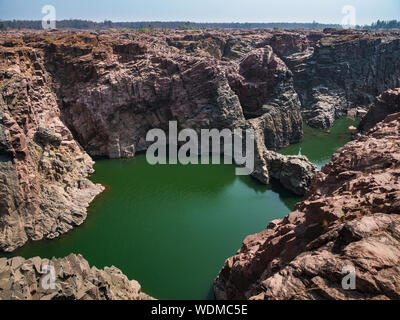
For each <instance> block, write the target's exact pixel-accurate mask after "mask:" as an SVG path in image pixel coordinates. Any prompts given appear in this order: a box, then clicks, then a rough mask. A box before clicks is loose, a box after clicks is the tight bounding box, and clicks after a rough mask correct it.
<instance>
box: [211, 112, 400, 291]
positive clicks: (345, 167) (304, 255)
mask: <svg viewBox="0 0 400 320" xmlns="http://www.w3.org/2000/svg"><path fill="white" fill-rule="evenodd" d="M399 138H400V113H396V114H392V115H389V116H388V117H387V118H386V119H385V120H384V121H383V122H380V123H379V124H377V126H375V127H374V128H373V129H371V130H370V131H369V133H368V135H360V134H359V135H358V136H357V137H356V139H355V140H354V141H352V142H350V143H348V144H347V145H345V146H344V147H343V148H341V149H339V150H338V151H337V152H336V153H335V154H334V156H333V158H332V160H331V162H330V163H329V164H327V165H326V166H325V167H323V169H322V172H320V173H318V174H317V175H316V176H315V177H314V180H313V182H312V183H311V186H310V189H309V191H308V192H307V194H306V196H305V199H304V200H303V201H302V202H301V203H299V204H297V205H296V207H295V211H294V212H292V213H290V214H289V215H288V216H286V217H285V218H284V219H283V220H274V221H272V222H271V223H270V224H269V226H268V227H267V229H265V230H264V231H262V232H260V233H258V234H255V235H251V236H248V237H247V238H246V239H245V240H244V243H243V246H242V248H241V249H240V250H239V251H238V253H237V255H235V256H233V257H231V258H229V259H228V260H227V261H226V262H225V265H224V267H223V268H222V269H221V271H220V273H219V276H218V278H217V279H216V280H215V284H214V291H215V295H216V297H217V298H218V299H399V298H400V269H399V262H400V250H399V247H400V242H399V241H400V236H399V235H400V233H399V230H400V143H399ZM346 270H347V271H346ZM351 270H353V271H355V275H356V278H355V284H356V287H355V288H353V289H352V290H347V289H346V288H344V287H342V281H343V279H344V277H345V276H347V275H348V272H349V271H351Z"/></svg>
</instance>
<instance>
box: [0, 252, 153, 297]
mask: <svg viewBox="0 0 400 320" xmlns="http://www.w3.org/2000/svg"><path fill="white" fill-rule="evenodd" d="M0 300H152V298H151V297H150V296H148V295H146V294H144V293H143V292H142V291H141V287H140V285H139V283H138V282H137V281H135V280H128V278H127V277H126V276H125V275H124V274H123V273H122V272H121V270H119V269H117V268H116V267H105V268H104V269H103V270H99V269H97V268H96V267H90V266H89V263H88V262H87V261H86V260H85V259H84V258H83V257H82V256H81V255H74V254H71V255H69V256H68V257H65V258H60V259H56V258H53V259H51V260H48V259H41V258H39V257H35V258H31V259H28V260H25V259H24V258H21V257H15V258H12V259H6V258H0Z"/></svg>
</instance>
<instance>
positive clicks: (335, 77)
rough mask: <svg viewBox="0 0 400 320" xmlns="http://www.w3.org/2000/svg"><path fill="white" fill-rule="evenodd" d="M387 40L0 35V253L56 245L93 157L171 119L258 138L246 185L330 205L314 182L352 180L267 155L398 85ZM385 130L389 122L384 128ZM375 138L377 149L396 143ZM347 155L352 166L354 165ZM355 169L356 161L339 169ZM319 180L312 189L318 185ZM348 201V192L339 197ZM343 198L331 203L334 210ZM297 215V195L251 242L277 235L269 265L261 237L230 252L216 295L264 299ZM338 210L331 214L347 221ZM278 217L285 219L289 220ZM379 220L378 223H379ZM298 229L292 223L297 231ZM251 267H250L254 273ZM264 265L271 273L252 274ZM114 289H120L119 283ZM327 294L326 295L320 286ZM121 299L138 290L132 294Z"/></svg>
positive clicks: (378, 36) (133, 149)
mask: <svg viewBox="0 0 400 320" xmlns="http://www.w3.org/2000/svg"><path fill="white" fill-rule="evenodd" d="M399 39H400V34H399V33H396V32H363V31H359V32H356V31H338V30H324V31H318V30H316V31H303V30H300V31H280V30H278V31H276V30H236V31H233V30H227V31H219V30H209V31H159V30H148V31H147V32H139V31H135V32H104V31H103V32H97V33H96V32H86V31H85V32H81V31H54V32H18V33H16V32H5V33H2V34H1V35H0V66H1V70H0V126H1V130H0V157H1V160H2V161H1V162H0V166H1V170H0V174H1V175H0V178H1V180H0V181H1V183H0V195H1V197H0V249H1V250H2V251H8V252H10V251H13V250H15V249H16V248H18V247H20V246H22V245H24V244H25V243H26V242H27V241H28V240H39V239H42V238H49V239H52V238H56V237H58V236H60V235H61V234H63V233H66V232H68V231H69V230H71V229H72V228H73V227H75V226H78V225H80V224H81V223H82V222H83V221H84V220H85V218H86V208H87V207H88V205H89V203H90V202H91V201H92V200H93V199H94V197H95V196H96V195H98V194H99V193H101V192H102V191H103V189H104V188H103V187H102V186H101V185H95V184H93V183H92V182H91V181H90V180H89V179H88V176H89V174H90V173H92V171H93V163H94V162H93V160H92V158H91V157H102V156H105V157H109V158H129V157H134V155H135V153H137V152H142V151H145V150H146V149H147V147H148V146H149V145H148V142H146V140H145V136H146V133H147V131H148V130H150V129H152V128H161V129H167V126H168V121H171V120H176V121H177V122H178V126H179V128H180V129H183V128H192V129H195V130H196V131H199V130H200V129H202V128H217V129H223V128H231V129H233V128H244V129H246V128H252V129H254V131H255V143H256V154H255V156H256V159H255V160H256V163H255V164H256V166H255V171H254V173H253V176H254V177H255V178H256V179H257V180H259V181H260V182H262V183H265V184H268V183H269V182H270V179H276V180H278V181H280V183H281V184H282V185H283V186H284V187H286V188H287V189H289V190H291V191H293V192H294V193H296V194H300V195H303V194H305V193H306V199H309V198H310V199H313V197H317V196H315V194H317V193H318V192H319V193H321V191H320V190H319V188H320V189H324V188H325V189H326V190H324V192H325V193H326V194H327V195H328V194H329V195H330V194H332V193H333V194H334V196H333V197H338V198H340V196H339V195H336V194H335V193H334V192H333V191H334V190H336V189H329V186H330V185H329V184H328V183H326V182H325V180H324V178H322V177H325V176H324V175H328V178H329V177H330V178H329V179H328V178H326V177H325V178H326V179H328V180H329V181H331V180H332V181H333V182H332V184H335V185H336V182H335V179H338V181H341V180H340V179H350V175H349V176H348V177H347V176H346V174H347V173H346V174H344V175H343V177H342V176H340V179H339V175H340V174H339V173H334V171H335V170H337V169H331V170H332V175H331V176H329V174H328V173H329V172H328V171H329V167H330V166H333V167H332V168H336V166H342V165H343V163H344V162H343V163H337V164H335V163H334V164H330V165H328V166H327V167H326V168H324V169H323V173H317V172H318V170H317V167H316V166H315V165H314V164H312V163H310V162H309V161H308V160H307V158H306V157H304V156H297V155H293V156H283V155H280V154H279V153H277V152H276V150H278V149H280V148H282V147H285V146H287V145H289V144H293V143H297V142H300V141H301V140H302V139H303V128H302V124H303V120H304V121H306V122H307V123H308V124H310V125H312V126H315V127H322V128H326V127H329V126H330V125H332V123H333V121H334V120H335V119H336V118H338V117H339V116H341V115H343V114H344V113H345V112H346V111H347V110H349V109H351V108H354V107H357V106H368V105H369V104H370V103H372V102H373V99H374V97H375V96H378V95H379V94H381V93H383V92H384V91H385V90H387V89H391V88H395V87H399V86H400V68H399V66H398V63H399V62H398V61H400V60H399V52H400V42H399ZM360 56H361V57H362V59H361V60H360V59H358V58H359V57H360ZM385 97H386V96H384V97H383V98H381V100H382V99H383V100H384V99H386V98H385ZM378 99H379V98H378ZM389 99H390V98H389ZM384 101H386V100H384ZM390 101H395V100H390ZM383 103H385V102H383ZM393 103H394V104H395V103H396V102H393ZM375 105H377V104H376V103H375ZM374 108H377V109H379V111H378V112H380V113H381V112H382V111H381V108H379V107H371V108H370V111H369V113H368V114H367V116H368V117H369V118H371V119H372V120H369V121H368V123H371V122H373V121H374V119H375V118H377V117H376V116H375V114H373V109H374ZM389 113H393V112H392V111H388V112H387V114H389ZM371 114H372V115H371ZM385 115H386V114H385ZM381 118H382V117H381ZM377 120H383V118H382V119H377ZM394 120H395V119H394ZM385 123H386V122H385ZM393 123H395V122H393V121H392V122H390V126H392V127H396V124H393ZM375 124H376V123H374V124H372V126H373V125H375ZM369 126H371V125H370V124H369ZM387 126H389V124H384V125H382V127H380V129H379V130H380V131H379V130H377V131H379V132H383V133H381V134H380V135H381V136H384V135H386V134H389V131H390V130H387V129H385V128H386V127H387ZM369 128H370V127H369ZM369 128H368V129H369ZM166 131H167V130H166ZM377 135H378V134H377ZM357 139H369V138H361V137H359V138H357ZM374 139H378V138H374ZM382 139H384V141H385V142H386V141H387V139H389V140H390V139H396V137H393V136H390V138H386V137H384V138H382ZM356 141H357V140H356ZM390 141H391V140H390ZM355 143H356V142H355ZM380 147H381V145H379V148H380ZM383 147H387V148H389V146H386V145H385V144H382V148H383ZM394 147H395V146H394ZM394 147H393V148H394ZM349 148H351V147H349ZM390 148H392V147H390ZM390 148H389V149H388V151H387V152H386V153H385V154H386V155H387V157H386V158H385V157H383V158H378V159H375V160H374V161H375V162H374V164H370V166H371V172H375V170H376V174H377V175H381V174H384V173H385V174H386V172H384V173H382V172H381V171H379V170H384V169H382V168H386V167H385V166H386V164H387V162H385V161H389V160H390V159H392V158H390V157H392V156H393V157H395V152H393V149H390ZM372 149H373V148H372V147H371V150H372ZM350 150H352V149H350ZM382 150H386V149H382ZM382 152H383V151H382ZM360 157H361V156H360ZM363 159H364V158H363ZM388 159H389V160H388ZM367 160H368V159H364V160H363V161H367ZM392 160H393V159H392ZM334 161H335V158H334V160H333V162H334ZM337 161H345V158H343V159H339V160H337ZM348 161H349V162H351V163H352V164H353V160H351V159H350V160H348ZM360 161H361V160H360ZM371 161H372V160H371ZM390 161H391V160H390ZM393 161H394V160H393ZM375 163H378V164H379V165H377V166H375ZM361 165H363V166H364V165H365V166H368V163H367V164H364V162H362V164H360V165H359V166H361ZM380 166H383V167H382V168H381V167H380ZM357 168H358V167H356V165H355V167H354V168H352V169H351V168H349V169H348V171H351V172H353V171H357ZM358 170H361V169H359V168H358ZM314 176H315V177H314ZM346 177H347V178H346ZM351 177H353V176H351ZM318 179H319V180H320V187H316V186H317V185H318V184H317V182H316V181H318ZM312 180H313V182H312V183H311V181H312ZM328 180H326V181H328ZM346 181H347V180H346ZM349 181H350V180H349ZM379 181H380V180H379ZM379 181H378V182H379ZM310 183H311V187H310ZM337 183H339V182H337ZM360 183H361V182H360ZM325 185H326V186H325ZM378 186H379V183H378V185H375V187H376V188H378ZM332 188H333V187H332ZM316 190H317V191H316ZM342 191H343V190H340V192H342ZM392 191H393V192H395V190H392ZM338 192H339V191H338ZM343 192H344V191H343ZM345 192H349V190H345ZM383 192H384V191H381V193H383ZM323 194H324V193H322V196H323ZM319 196H321V195H319ZM351 197H352V196H351V195H350V194H348V195H347V198H346V199H348V198H350V199H351ZM342 200H343V199H339V200H332V201H333V202H332V203H333V204H332V206H336V202H334V201H338V202H337V203H339V202H340V201H342ZM348 200H349V199H348ZM362 200H364V199H362ZM343 201H345V200H343ZM349 201H350V200H349ZM354 201H355V202H357V201H356V200H354ZM360 201H361V200H360ZM382 201H383V202H384V200H382ZM320 204H321V202H320ZM302 205H303V209H300V208H301V206H302ZM308 207H310V208H311V207H313V204H308V202H307V200H305V201H304V202H302V204H299V205H298V207H297V208H298V209H297V210H298V212H302V213H298V214H291V215H290V216H289V217H293V219H295V220H296V221H295V222H293V221H292V222H290V223H286V224H285V226H282V227H280V225H281V224H282V223H278V222H272V223H271V225H273V227H271V228H270V229H271V230H274V231H273V233H272V231H268V232H267V233H268V236H266V235H262V236H261V237H262V238H263V237H266V238H268V239H269V240H270V239H275V238H276V237H275V236H276V235H277V234H279V235H280V236H282V238H283V239H284V240H271V241H272V242H278V243H279V245H278V247H277V249H276V251H275V252H276V255H277V256H274V258H273V259H271V261H273V262H271V263H272V265H271V266H267V265H268V263H269V260H268V259H270V257H269V256H268V258H267V260H263V259H260V256H262V255H263V254H264V253H262V254H261V253H260V254H259V253H258V250H259V248H258V247H263V246H264V245H265V246H268V244H267V242H268V241H266V243H265V244H263V245H261V244H260V240H259V239H256V240H254V241H252V240H248V239H249V238H248V239H247V240H246V241H245V244H244V246H245V247H246V248H245V249H243V248H242V249H241V250H243V252H245V253H243V257H242V255H241V253H239V256H240V258H239V261H240V262H239V263H236V264H235V263H233V261H235V262H236V260H237V259H238V258H237V257H235V258H232V259H231V260H228V262H227V263H226V265H225V266H224V268H223V269H222V271H221V274H220V276H219V277H218V279H217V281H216V286H215V288H216V289H215V292H216V296H217V298H226V299H234V298H250V297H255V296H257V297H261V298H268V297H269V296H268V294H267V293H265V292H269V291H268V290H267V289H266V290H260V289H259V288H260V287H262V285H261V282H262V283H264V282H263V281H264V280H265V279H267V278H269V277H270V276H271V275H272V272H274V274H275V272H276V271H277V270H278V269H279V268H282V269H283V266H285V265H286V264H287V263H289V262H290V261H291V259H294V258H295V257H296V255H297V254H299V253H300V249H299V248H301V249H304V244H305V242H304V241H305V240H303V239H302V238H300V240H298V243H296V241H297V240H296V241H294V240H293V242H291V240H290V239H292V238H293V237H294V236H293V235H292V234H293V233H295V231H293V230H292V229H291V228H293V229H294V228H295V227H294V226H297V225H300V224H301V223H302V215H304V216H305V215H306V212H307V210H308V209H307V208H308ZM314 207H318V205H315V206H314ZM314 207H313V208H314ZM322 207H323V206H322V204H321V206H320V207H318V208H319V209H321V208H322ZM301 210H303V211H301ZM310 210H311V209H310ZM312 210H314V209H312ZM349 210H350V209H349ZM354 210H355V209H354ZM328 211H329V210H325V211H324V210H320V211H318V213H316V215H317V217H315V218H314V219H316V220H315V221H313V223H311V222H310V221H311V220H312V219H311V218H310V219H311V220H307V219H306V218H304V219H303V220H307V223H309V222H310V223H311V225H312V228H311V229H312V230H314V231H309V232H310V233H312V234H313V236H315V233H317V234H318V232H322V231H320V230H319V229H318V228H320V225H319V223H321V221H325V220H326V219H327V220H329V221H328V222H329V223H331V221H330V219H331V218H332V220H333V221H336V220H335V219H333V217H331V214H332V215H333V216H334V217H336V213H334V214H333V213H331V212H328ZM350 211H351V210H350ZM324 214H327V216H329V218H327V217H325V216H324ZM337 215H338V219H339V218H340V219H341V217H342V216H344V215H345V214H344V213H342V214H341V215H340V214H339V213H337ZM300 216H301V217H300ZM289 217H288V218H287V219H286V220H288V219H292V218H289ZM391 217H392V216H391ZM393 217H395V215H393ZM382 219H383V220H384V221H385V223H386V220H385V219H387V218H382ZM329 223H328V226H329ZM388 223H389V222H388ZM390 223H392V220H390ZM393 223H394V222H393ZM324 226H325V224H324ZM379 226H380V225H379ZM385 226H386V225H385ZM302 228H303V229H304V230H303V229H302ZM307 228H308V224H304V227H303V226H300V227H299V229H296V230H303V231H306V230H308V229H307ZM313 228H314V229H313ZM327 228H328V227H327ZM338 228H339V227H337V228H336V229H335V230H336V231H335V232H336V233H335V232H333V231H332V232H331V233H330V237H331V238H334V237H335V236H337V235H338V234H339V233H338V231H337V230H338ZM332 229H334V228H333V227H332ZM267 230H269V229H267ZM324 230H325V229H324ZM286 234H288V235H286ZM313 236H310V237H311V238H312V237H313ZM392 236H393V237H394V238H395V236H394V235H392ZM326 237H328V236H326ZM250 238H251V237H250ZM278 238H279V237H278ZM306 238H307V239H309V238H308V236H307V237H306ZM328 238H329V237H328ZM263 239H264V238H263ZM314 239H315V238H314ZM314 239H312V240H314ZM324 239H325V238H324ZM286 240H287V241H288V242H289V243H290V245H289V247H288V249H287V250H288V251H290V252H289V253H288V254H287V256H286V254H285V253H284V252H283V253H282V252H281V251H282V250H283V249H282V248H284V247H285V244H280V243H281V242H282V243H284V241H286ZM248 242H250V244H246V243H248ZM255 243H256V244H255ZM292 243H293V244H292ZM307 245H308V242H307ZM292 246H293V247H292ZM321 246H322V245H321ZM281 249H282V250H281ZM268 250H270V249H267V251H268ZM271 250H272V249H271ZM274 250H275V249H274ZM247 251H249V252H250V253H247ZM239 252H240V251H239ZM258 254H259V255H258ZM278 254H279V255H280V254H282V257H283V258H282V261H278V260H279V257H278ZM66 259H67V258H66ZM74 259H75V258H74ZM277 259H278V260H277ZM324 259H325V257H322V258H321V261H325V260H324ZM253 261H258V262H257V263H258V264H257V263H255V264H254V266H253ZM10 263H11V262H5V265H7V266H8V265H9V264H10ZM82 263H83V262H82ZM312 263H314V261H313V262H312ZM253 268H255V269H253ZM263 268H265V269H263ZM85 269H87V268H85ZM255 270H256V271H255ZM266 270H269V271H268V272H271V273H265V274H264V272H267V271H266ZM236 272H237V273H236ZM285 272H286V271H285ZM287 272H289V271H287ZM327 272H328V271H327ZM329 272H330V271H329ZM85 274H87V272H85ZM390 276H391V275H390ZM290 279H292V278H290ZM321 279H324V277H323V276H321ZM236 280H237V281H238V282H235V281H236ZM295 280H296V279H294V280H293V281H295ZM375 280H376V279H375ZM375 280H374V281H375ZM296 281H297V280H296ZM321 281H322V280H321ZM122 282H123V283H124V286H127V285H126V281H125V280H123V281H122ZM118 283H120V281H118ZM325 283H326V281H325ZM287 284H288V285H289V282H288V283H287ZM263 285H264V284H263ZM307 285H308V283H306V284H305V286H307ZM89 286H90V285H89ZM326 286H327V288H331V286H330V283H328V284H327V285H326ZM377 286H378V285H376V286H375V287H376V288H377ZM277 287H279V286H277ZM262 288H264V287H262ZM283 288H284V287H282V286H281V289H283ZM124 290H125V289H124ZM127 290H128V291H129V290H130V291H132V290H133V289H127ZM271 290H272V289H271ZM368 290H369V289H368ZM371 290H372V289H371ZM377 290H378V289H377ZM78 291H79V289H78ZM133 291H134V292H135V295H137V296H140V294H139V293H138V292H139V291H140V290H136V289H135V290H133ZM378 291H379V290H378ZM262 294H264V295H262ZM280 295H282V294H281V293H275V291H274V293H273V294H271V296H274V297H276V298H279V297H280ZM74 296H75V297H77V296H76V295H74ZM78 296H79V297H81V295H79V294H78ZM385 296H386V297H390V298H391V297H394V296H393V295H390V294H386V295H385ZM91 297H92V298H95V299H97V298H99V297H100V296H98V295H94V296H91ZM109 297H111V298H112V297H113V296H112V295H110V296H109ZM115 297H118V296H115ZM124 297H128V298H131V297H133V295H128V294H127V295H124ZM285 297H287V298H290V297H292V298H293V297H297V298H311V296H309V295H298V296H295V295H294V294H293V295H290V294H288V295H287V296H285ZM316 297H317V296H316ZM333 297H337V298H341V297H343V296H340V295H336V296H333Z"/></svg>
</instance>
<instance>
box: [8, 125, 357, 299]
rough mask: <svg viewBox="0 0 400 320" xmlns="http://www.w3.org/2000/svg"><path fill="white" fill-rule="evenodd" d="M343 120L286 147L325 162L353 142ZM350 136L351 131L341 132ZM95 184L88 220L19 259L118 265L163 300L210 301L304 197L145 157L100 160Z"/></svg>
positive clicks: (224, 170) (230, 172)
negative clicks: (246, 250) (231, 267)
mask: <svg viewBox="0 0 400 320" xmlns="http://www.w3.org/2000/svg"><path fill="white" fill-rule="evenodd" d="M349 123H350V122H349V121H348V120H347V119H344V120H339V122H337V123H336V124H335V126H334V127H333V128H332V129H331V133H330V134H325V133H323V132H320V131H318V130H312V129H310V128H306V135H305V141H304V142H303V143H301V144H299V145H296V146H290V147H289V148H287V149H285V150H283V151H282V152H284V153H294V154H298V152H299V149H300V147H301V148H302V152H303V154H306V155H307V156H309V158H310V159H311V160H312V161H314V162H316V163H318V164H320V165H321V164H323V163H325V162H326V161H327V160H328V159H329V157H330V156H331V155H332V153H333V152H334V151H336V149H337V148H338V147H340V146H341V145H343V144H344V143H345V142H347V141H348V140H349V139H350V135H349V134H348V133H347V131H346V130H345V129H346V128H347V127H348V126H349V125H350V124H349ZM343 132H346V133H343ZM95 169H96V173H95V174H94V175H93V176H92V180H93V181H94V182H96V183H101V184H103V185H106V186H108V188H107V191H106V192H104V193H103V194H102V195H101V196H99V197H97V198H96V200H95V201H94V202H93V203H92V205H91V206H90V208H89V211H88V218H87V220H86V221H85V222H84V223H83V224H82V225H81V226H80V227H78V228H75V229H74V230H73V231H71V232H69V233H68V234H66V235H63V236H62V237H61V238H59V239H57V240H52V241H48V240H44V241H40V242H30V243H28V244H27V245H26V246H24V247H23V248H21V249H19V250H17V251H16V252H14V253H13V256H23V257H25V258H30V257H33V256H40V257H43V258H45V257H46V258H51V257H53V256H55V257H64V256H66V255H68V254H70V253H80V254H82V255H83V256H84V257H85V258H86V259H87V260H88V261H89V263H90V264H91V265H95V266H97V267H98V268H103V267H104V266H110V265H115V266H116V267H118V268H120V269H121V270H122V271H123V272H124V273H125V274H126V275H127V276H128V277H129V278H130V279H136V280H138V281H139V282H140V283H141V285H142V288H143V291H144V292H146V293H148V294H150V295H152V296H154V297H156V298H158V299H212V298H213V292H212V284H213V279H214V278H215V277H216V276H217V274H218V272H219V270H220V268H221V267H222V265H223V263H224V261H225V259H226V258H228V257H230V256H232V255H233V254H235V252H236V250H237V249H238V248H240V246H241V244H242V241H243V239H244V238H245V237H246V236H247V235H249V234H252V233H256V232H259V231H261V230H263V229H264V228H265V226H266V225H267V224H268V222H269V221H271V220H273V219H277V218H282V217H284V216H285V215H287V214H288V213H289V212H290V211H291V210H292V209H293V206H294V204H295V203H296V202H298V201H299V200H300V198H299V197H296V196H294V195H293V194H291V193H290V192H288V191H286V190H284V189H282V188H281V187H280V186H279V185H276V184H272V185H271V186H264V185H261V184H259V183H257V181H255V180H254V179H252V178H251V177H247V176H245V177H238V176H235V172H234V169H235V167H234V166H233V165H187V166H183V165H157V166H151V165H149V164H148V163H147V162H146V159H145V156H144V155H138V156H137V157H136V158H135V159H132V160H99V161H97V163H96V165H95Z"/></svg>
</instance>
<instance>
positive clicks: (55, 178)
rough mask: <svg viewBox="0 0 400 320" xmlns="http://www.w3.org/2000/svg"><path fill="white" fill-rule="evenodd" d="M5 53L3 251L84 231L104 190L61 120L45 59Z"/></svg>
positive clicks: (0, 175) (1, 50)
mask: <svg viewBox="0 0 400 320" xmlns="http://www.w3.org/2000/svg"><path fill="white" fill-rule="evenodd" d="M8 45H9V46H8V47H7V46H6V47H0V57H1V58H0V65H1V72H0V159H1V161H0V199H1V200H0V250H3V251H12V250H14V249H16V248H17V247H19V246H21V245H23V244H24V243H25V242H26V241H27V240H29V239H32V240H39V239H41V238H43V237H47V238H54V237H56V236H58V235H60V234H62V233H64V232H67V231H69V230H70V229H71V228H72V227H73V226H76V225H79V224H81V223H82V222H83V221H84V220H85V218H86V207H87V206H88V204H89V202H90V201H91V200H92V199H93V198H94V196H95V195H97V194H98V193H99V192H100V191H101V190H102V189H103V187H102V186H95V185H94V184H93V183H91V182H90V181H89V180H87V179H86V177H87V175H88V174H89V173H90V172H91V171H92V164H93V162H92V160H91V159H90V157H89V156H88V155H87V154H86V153H85V152H84V151H83V150H82V149H81V147H79V145H78V144H77V143H76V142H75V140H74V139H73V136H72V134H71V133H70V131H69V130H68V129H67V128H66V127H65V125H64V124H63V123H62V122H61V120H60V118H59V114H60V110H59V108H58V105H57V101H56V99H57V98H56V95H55V93H54V92H53V91H52V89H51V80H50V76H49V75H48V74H47V72H46V70H45V68H44V66H43V60H42V53H41V52H40V51H38V50H35V49H32V48H25V47H23V46H22V45H21V44H18V47H11V43H10V42H9V43H8Z"/></svg>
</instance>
